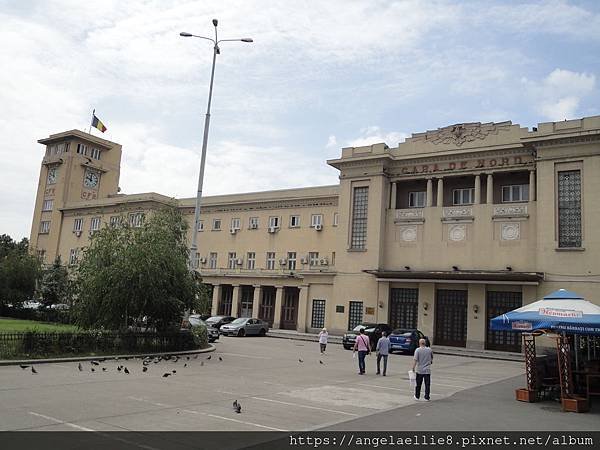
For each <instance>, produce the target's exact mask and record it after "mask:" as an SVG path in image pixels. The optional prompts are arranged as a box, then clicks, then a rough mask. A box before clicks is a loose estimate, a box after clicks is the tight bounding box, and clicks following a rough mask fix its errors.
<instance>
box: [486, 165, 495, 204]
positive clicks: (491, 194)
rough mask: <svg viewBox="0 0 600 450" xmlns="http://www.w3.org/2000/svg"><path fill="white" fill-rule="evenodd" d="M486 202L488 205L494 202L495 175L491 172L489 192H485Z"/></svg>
mask: <svg viewBox="0 0 600 450" xmlns="http://www.w3.org/2000/svg"><path fill="white" fill-rule="evenodd" d="M485 202H486V203H487V204H488V205H492V204H493V203H494V177H493V176H492V174H491V173H488V174H487V192H486V193H485Z"/></svg>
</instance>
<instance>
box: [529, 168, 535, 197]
mask: <svg viewBox="0 0 600 450" xmlns="http://www.w3.org/2000/svg"><path fill="white" fill-rule="evenodd" d="M529 201H530V202H534V201H535V170H530V171H529Z"/></svg>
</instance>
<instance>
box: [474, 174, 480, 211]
mask: <svg viewBox="0 0 600 450" xmlns="http://www.w3.org/2000/svg"><path fill="white" fill-rule="evenodd" d="M474 203H475V204H476V205H479V204H480V203H481V177H480V176H479V175H475V202H474Z"/></svg>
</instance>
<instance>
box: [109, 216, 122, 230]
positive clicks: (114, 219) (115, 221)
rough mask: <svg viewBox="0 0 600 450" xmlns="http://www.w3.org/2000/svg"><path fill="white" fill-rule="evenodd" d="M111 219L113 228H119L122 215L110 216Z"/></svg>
mask: <svg viewBox="0 0 600 450" xmlns="http://www.w3.org/2000/svg"><path fill="white" fill-rule="evenodd" d="M109 220H110V222H109V224H110V226H111V227H112V228H117V227H118V226H120V225H121V216H110V219H109Z"/></svg>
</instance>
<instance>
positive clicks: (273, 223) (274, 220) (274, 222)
mask: <svg viewBox="0 0 600 450" xmlns="http://www.w3.org/2000/svg"><path fill="white" fill-rule="evenodd" d="M269 228H279V217H277V216H271V217H269Z"/></svg>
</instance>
